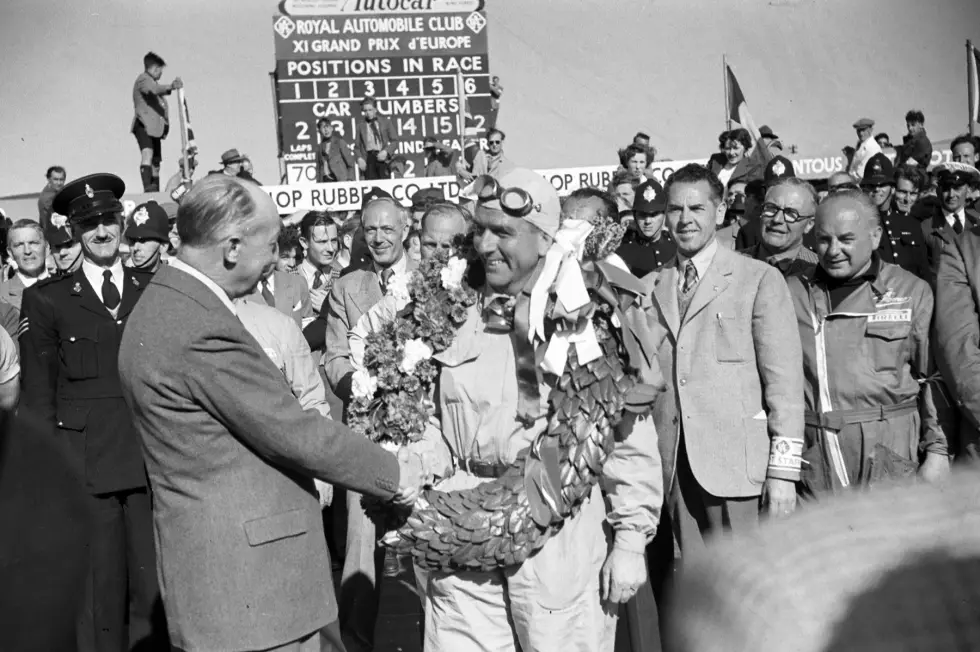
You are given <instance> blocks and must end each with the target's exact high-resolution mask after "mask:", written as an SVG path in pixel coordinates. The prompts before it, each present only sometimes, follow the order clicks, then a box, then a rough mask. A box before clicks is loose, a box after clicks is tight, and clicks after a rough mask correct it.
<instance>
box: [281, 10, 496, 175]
mask: <svg viewBox="0 0 980 652" xmlns="http://www.w3.org/2000/svg"><path fill="white" fill-rule="evenodd" d="M280 10H281V12H282V13H280V14H277V15H276V16H275V17H274V18H273V29H274V31H275V42H276V70H275V74H274V82H275V88H276V112H277V120H278V127H279V129H278V132H279V148H280V154H281V156H282V158H283V160H284V162H285V165H286V174H287V183H290V184H292V183H313V182H315V181H316V153H317V151H318V148H319V134H318V132H317V129H316V123H317V120H318V119H320V118H326V119H328V120H329V121H330V122H331V123H333V125H334V128H335V130H337V131H338V132H339V133H340V134H341V135H342V136H343V137H344V139H345V140H346V141H347V142H348V143H349V144H351V145H353V144H354V140H355V135H356V129H357V124H358V123H359V122H361V121H362V120H363V118H362V116H361V109H360V103H361V100H363V99H364V98H365V97H373V98H375V100H376V103H377V107H378V112H379V113H381V114H382V115H384V116H387V117H388V118H389V119H390V120H391V122H392V124H393V125H394V126H395V128H396V130H397V132H398V139H399V144H398V149H397V152H396V158H402V159H404V161H405V176H406V177H419V176H423V173H424V154H423V149H422V147H423V142H424V140H425V138H426V137H429V136H431V137H434V138H436V139H438V140H440V141H442V142H444V143H446V144H449V145H450V146H451V147H453V148H454V149H457V150H460V149H461V148H462V139H461V137H460V136H461V135H460V133H459V124H458V115H459V108H460V107H459V96H460V89H459V88H458V84H459V79H460V77H459V76H460V75H462V84H463V88H462V91H463V92H464V94H465V96H466V101H467V104H468V108H469V112H470V114H471V116H472V119H473V122H472V123H471V125H470V126H471V128H474V127H475V129H476V130H477V135H478V136H479V137H484V136H485V135H486V131H487V130H488V129H489V128H490V126H491V124H490V119H491V114H492V112H491V100H490V69H489V62H488V58H487V29H486V28H487V20H486V10H485V8H484V6H483V0H286V1H285V2H283V3H282V4H281V5H280Z"/></svg>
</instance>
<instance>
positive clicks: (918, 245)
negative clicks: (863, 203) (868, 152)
mask: <svg viewBox="0 0 980 652" xmlns="http://www.w3.org/2000/svg"><path fill="white" fill-rule="evenodd" d="M895 183H896V182H895V171H894V168H893V167H892V163H891V161H889V160H888V157H887V156H885V155H884V154H875V155H874V156H872V157H871V160H869V161H868V164H867V165H866V166H865V168H864V178H863V179H862V181H861V187H862V190H864V192H865V193H866V194H867V195H868V197H869V198H870V199H871V201H872V202H873V203H874V205H875V206H876V207H877V208H878V217H879V220H880V222H881V231H882V238H881V244H879V245H878V254H879V255H880V256H881V258H882V260H885V261H887V262H889V263H892V264H893V265H898V266H899V267H902V268H903V269H906V270H908V271H910V272H912V273H913V274H915V275H916V276H918V277H919V278H923V279H927V280H928V278H929V254H928V251H927V250H926V244H925V240H924V239H923V237H922V227H921V226H920V225H919V222H918V221H917V220H916V219H915V218H912V217H909V216H908V215H903V214H902V213H900V212H898V211H897V210H895V209H894V207H893V203H894V202H893V199H894V195H895Z"/></svg>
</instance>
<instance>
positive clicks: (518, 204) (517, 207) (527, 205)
mask: <svg viewBox="0 0 980 652" xmlns="http://www.w3.org/2000/svg"><path fill="white" fill-rule="evenodd" d="M473 192H474V193H475V194H476V196H477V198H478V199H479V201H480V202H488V201H493V200H495V199H496V200H498V201H499V202H500V208H501V209H502V210H503V211H504V212H505V213H507V214H508V215H513V216H514V217H524V216H525V215H527V214H528V213H530V212H531V210H532V209H534V208H535V204H534V199H532V197H531V195H530V194H528V192H527V191H526V190H524V189H522V188H503V187H501V185H500V184H499V183H498V182H497V180H496V179H495V178H493V177H491V176H490V175H489V174H484V175H481V176H479V177H477V179H476V181H474V182H473ZM538 210H540V205H539V206H538Z"/></svg>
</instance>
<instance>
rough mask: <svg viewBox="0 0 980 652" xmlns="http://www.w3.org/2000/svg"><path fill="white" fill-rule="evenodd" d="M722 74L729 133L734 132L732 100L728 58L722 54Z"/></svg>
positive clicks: (726, 123) (726, 122)
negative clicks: (730, 97)
mask: <svg viewBox="0 0 980 652" xmlns="http://www.w3.org/2000/svg"><path fill="white" fill-rule="evenodd" d="M721 72H722V77H723V78H724V80H725V125H726V126H725V128H726V129H727V130H728V131H731V130H732V114H731V113H730V112H729V110H728V107H729V106H730V104H731V103H730V100H729V97H728V92H729V91H728V57H727V56H726V55H725V54H724V53H722V55H721Z"/></svg>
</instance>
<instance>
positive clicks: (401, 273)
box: [371, 251, 408, 282]
mask: <svg viewBox="0 0 980 652" xmlns="http://www.w3.org/2000/svg"><path fill="white" fill-rule="evenodd" d="M371 266H372V267H373V268H374V273H375V274H377V275H378V280H379V282H380V279H381V272H383V271H384V269H382V268H381V267H379V266H378V265H377V263H374V262H372V263H371ZM391 271H392V278H396V277H397V278H404V277H405V274H406V273H407V272H408V256H407V255H405V252H404V251H403V252H402V256H401V258H399V259H398V260H396V261H395V264H394V265H392V266H391Z"/></svg>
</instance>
